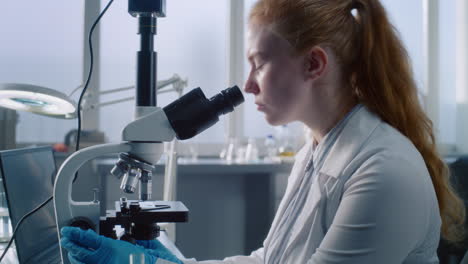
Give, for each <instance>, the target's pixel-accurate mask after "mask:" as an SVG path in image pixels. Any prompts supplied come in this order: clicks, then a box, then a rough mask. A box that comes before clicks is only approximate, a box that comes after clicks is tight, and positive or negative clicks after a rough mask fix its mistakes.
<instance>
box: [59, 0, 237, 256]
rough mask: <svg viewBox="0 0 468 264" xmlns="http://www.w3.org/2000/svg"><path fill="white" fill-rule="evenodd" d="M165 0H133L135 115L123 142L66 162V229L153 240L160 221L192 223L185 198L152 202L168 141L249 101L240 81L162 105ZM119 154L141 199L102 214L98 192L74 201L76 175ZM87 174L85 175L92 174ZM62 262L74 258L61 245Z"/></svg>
mask: <svg viewBox="0 0 468 264" xmlns="http://www.w3.org/2000/svg"><path fill="white" fill-rule="evenodd" d="M165 9H166V3H165V0H129V2H128V12H129V13H130V14H131V15H132V16H134V17H136V18H137V19H138V24H139V32H138V33H139V35H140V42H141V45H140V49H141V50H140V51H138V52H137V81H136V111H135V120H134V121H132V122H131V123H130V124H128V125H127V126H126V127H125V128H124V129H123V131H122V142H121V143H115V144H114V143H109V144H102V145H96V146H91V147H87V148H84V149H82V150H80V151H77V152H75V153H74V154H72V155H71V156H70V157H68V158H67V159H66V160H65V161H64V163H63V164H62V166H61V167H60V169H59V171H58V173H57V177H56V180H55V185H54V207H55V216H56V221H57V228H58V233H59V239H60V229H61V228H62V227H64V226H76V227H80V228H83V229H92V230H94V231H95V232H96V233H98V234H101V235H104V236H107V237H110V238H114V239H117V238H118V236H117V234H116V232H115V230H114V229H115V227H116V226H121V227H122V228H123V229H124V230H125V232H124V234H123V235H122V236H121V237H120V239H121V240H126V241H129V242H131V243H132V242H134V241H135V240H151V239H155V238H156V237H157V236H158V235H159V226H158V223H170V222H186V221H187V220H188V209H187V208H186V207H185V205H184V204H183V203H182V202H179V201H151V196H152V193H151V190H152V172H153V171H154V164H156V163H157V162H158V161H159V159H160V157H161V155H162V154H163V152H164V147H163V142H170V141H172V140H173V139H174V138H177V139H179V140H184V139H189V138H192V137H193V136H195V135H197V134H199V133H201V132H202V131H204V130H206V129H207V128H209V127H211V126H212V125H213V124H215V123H216V122H217V121H219V116H220V115H223V114H227V113H229V112H232V111H233V110H234V107H236V106H238V105H239V104H241V103H242V102H243V101H244V98H243V95H242V92H241V91H240V89H239V88H238V87H237V86H234V87H231V88H228V89H225V90H223V91H221V92H220V93H219V94H216V95H215V96H213V97H211V98H209V99H207V98H206V97H205V95H204V94H203V91H202V90H201V89H200V88H196V89H193V90H192V91H190V92H189V93H187V94H185V95H184V96H182V97H180V98H179V99H177V100H176V101H174V102H172V103H170V104H169V105H167V106H165V107H164V108H160V107H157V104H156V81H157V77H156V55H157V54H156V52H154V50H153V48H154V42H153V39H154V35H155V34H156V18H157V17H165V13H166V12H165ZM112 153H119V159H118V161H117V163H116V164H115V166H114V167H113V169H112V170H111V174H112V175H114V176H115V177H117V178H118V179H121V180H122V182H121V186H120V189H121V190H123V191H124V192H126V193H134V192H135V191H137V189H138V191H139V200H127V199H125V198H121V199H120V200H119V201H116V202H115V210H107V211H106V214H105V215H101V214H100V203H101V201H99V198H98V196H97V194H96V193H95V198H94V200H93V201H88V202H77V201H74V200H72V198H71V193H72V187H73V179H74V175H75V174H76V172H77V171H78V170H79V168H80V167H81V166H82V165H83V164H84V163H85V162H87V161H90V160H93V159H95V158H97V157H100V156H103V155H106V154H112ZM86 176H87V175H80V177H86ZM60 251H61V252H60V253H61V257H62V262H63V263H65V264H67V263H69V260H68V258H67V256H66V253H65V252H64V250H63V249H62V248H60Z"/></svg>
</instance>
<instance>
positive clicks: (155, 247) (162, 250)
mask: <svg viewBox="0 0 468 264" xmlns="http://www.w3.org/2000/svg"><path fill="white" fill-rule="evenodd" d="M136 243H137V245H140V246H142V247H144V248H146V249H148V251H149V252H150V253H151V254H152V255H153V256H155V257H156V258H160V259H165V260H169V261H172V262H174V263H177V264H183V263H182V261H180V260H179V259H178V258H177V257H176V256H175V255H174V254H172V252H170V251H169V250H168V249H167V248H166V247H165V246H164V245H163V244H162V243H161V242H159V240H137V241H136Z"/></svg>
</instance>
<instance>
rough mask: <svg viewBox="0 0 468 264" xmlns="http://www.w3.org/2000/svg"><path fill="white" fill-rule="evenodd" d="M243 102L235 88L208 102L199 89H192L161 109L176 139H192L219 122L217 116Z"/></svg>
mask: <svg viewBox="0 0 468 264" xmlns="http://www.w3.org/2000/svg"><path fill="white" fill-rule="evenodd" d="M242 102H244V96H243V95H242V92H241V90H240V89H239V87H237V86H233V87H231V88H228V89H225V90H223V91H221V92H220V93H219V94H216V95H215V96H213V97H212V98H210V99H209V100H208V99H207V98H206V97H205V94H203V91H202V90H201V89H200V88H196V89H193V90H192V91H190V92H189V93H187V94H185V95H184V96H182V97H181V98H179V99H178V100H176V101H174V102H172V103H171V104H169V105H167V106H166V107H164V108H163V110H164V113H165V114H166V116H167V119H168V120H169V123H170V124H171V126H172V128H173V129H174V132H175V134H176V137H177V138H178V139H189V138H192V137H194V136H196V135H198V134H199V133H201V132H202V131H204V130H205V129H207V128H209V127H211V126H212V125H214V124H215V123H216V122H218V121H219V116H220V115H223V114H227V113H229V112H232V111H233V110H234V107H236V106H238V105H240V104H241V103H242Z"/></svg>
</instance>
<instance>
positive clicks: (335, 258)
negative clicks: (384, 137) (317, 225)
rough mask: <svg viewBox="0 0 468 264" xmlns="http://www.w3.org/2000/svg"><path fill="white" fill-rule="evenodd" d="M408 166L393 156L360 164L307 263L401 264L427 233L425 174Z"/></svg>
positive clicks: (408, 162)
mask: <svg viewBox="0 0 468 264" xmlns="http://www.w3.org/2000/svg"><path fill="white" fill-rule="evenodd" d="M411 163H412V162H411V161H408V160H405V159H404V158H401V157H397V155H396V154H393V155H392V154H382V155H379V156H377V157H372V158H370V159H368V160H367V161H366V162H364V163H363V164H362V166H360V168H358V169H357V171H356V172H355V173H354V174H353V175H352V176H351V178H350V179H349V180H348V181H347V182H346V183H345V185H344V187H343V192H342V193H343V195H342V198H341V202H340V204H339V207H338V209H337V211H336V214H335V217H334V219H333V221H332V224H331V226H330V228H329V229H328V231H327V233H326V235H325V237H324V239H323V240H322V242H321V244H320V246H319V247H318V248H317V250H316V251H315V253H314V254H313V255H312V258H311V259H310V260H309V261H308V264H334V263H341V264H351V263H359V264H371V263H380V264H394V263H402V262H403V261H404V259H405V258H406V256H408V254H409V253H410V252H411V251H412V250H413V249H414V248H415V247H417V244H418V243H419V242H418V241H422V240H423V239H424V235H425V234H426V233H427V232H428V231H427V228H426V227H427V226H428V225H427V223H426V222H425V221H421V219H428V218H429V216H428V210H426V208H428V207H430V206H431V205H430V204H428V203H430V202H429V201H431V199H428V192H427V184H428V183H429V184H430V182H428V181H427V179H424V178H425V177H429V175H428V174H427V171H426V169H425V167H424V168H423V169H421V168H420V166H415V165H414V164H411ZM424 184H426V186H424ZM425 187H426V188H425ZM425 190H426V191H425ZM429 198H430V197H429Z"/></svg>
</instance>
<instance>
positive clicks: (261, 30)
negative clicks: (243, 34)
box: [247, 24, 292, 56]
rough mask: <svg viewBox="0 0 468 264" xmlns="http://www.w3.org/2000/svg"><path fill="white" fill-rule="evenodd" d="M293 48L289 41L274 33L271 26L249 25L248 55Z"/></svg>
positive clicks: (274, 52)
mask: <svg viewBox="0 0 468 264" xmlns="http://www.w3.org/2000/svg"><path fill="white" fill-rule="evenodd" d="M291 48H292V47H291V45H290V44H289V42H288V41H287V40H285V39H284V38H282V37H281V36H279V35H278V34H276V33H274V32H273V30H271V29H270V27H268V26H262V25H258V24H251V25H249V27H248V31H247V56H250V55H254V54H257V53H265V54H272V53H273V54H276V53H278V52H281V51H285V52H286V51H287V52H289V51H290V50H291Z"/></svg>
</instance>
